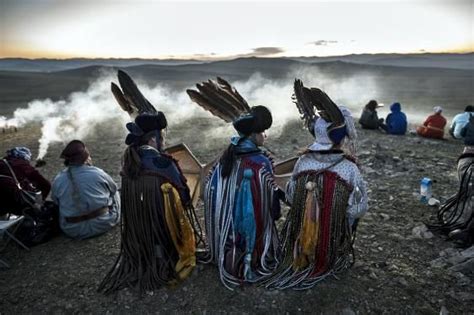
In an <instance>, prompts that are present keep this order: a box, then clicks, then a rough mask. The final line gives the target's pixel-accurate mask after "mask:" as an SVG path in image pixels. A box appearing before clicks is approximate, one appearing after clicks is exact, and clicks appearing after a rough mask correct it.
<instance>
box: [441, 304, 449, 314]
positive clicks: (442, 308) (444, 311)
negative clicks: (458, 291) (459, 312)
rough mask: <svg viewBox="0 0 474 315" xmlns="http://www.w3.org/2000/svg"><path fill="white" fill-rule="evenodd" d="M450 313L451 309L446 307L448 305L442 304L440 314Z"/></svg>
mask: <svg viewBox="0 0 474 315" xmlns="http://www.w3.org/2000/svg"><path fill="white" fill-rule="evenodd" d="M448 314H449V311H448V309H447V308H446V306H444V305H443V306H441V309H440V310H439V315H448Z"/></svg>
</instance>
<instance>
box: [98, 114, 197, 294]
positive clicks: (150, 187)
mask: <svg viewBox="0 0 474 315" xmlns="http://www.w3.org/2000/svg"><path fill="white" fill-rule="evenodd" d="M167 125H168V122H167V120H166V117H165V115H164V114H163V112H158V113H157V114H147V113H144V114H140V115H138V116H137V117H136V118H135V122H133V123H128V124H127V129H128V130H129V131H130V133H129V134H128V135H127V138H126V139H125V143H126V144H127V149H126V150H125V153H124V157H123V168H122V172H121V175H122V191H121V200H122V215H123V218H122V234H121V243H122V244H121V250H120V253H119V257H118V258H117V259H116V260H115V263H114V265H113V267H112V268H111V269H110V271H109V272H108V274H107V275H106V277H105V278H104V280H103V281H102V283H101V285H100V287H99V291H101V292H105V293H111V292H113V291H116V290H119V289H122V288H124V287H136V288H138V289H139V290H140V291H141V292H145V291H148V290H154V289H157V288H159V287H161V286H163V285H172V284H176V283H178V282H179V281H181V280H184V279H185V278H186V277H188V276H189V275H190V273H191V272H192V270H193V268H194V267H195V266H196V256H195V252H196V238H195V234H196V231H197V230H196V229H195V228H194V226H193V222H195V221H193V220H192V218H195V214H194V209H193V207H192V202H191V195H190V193H189V187H188V185H187V183H186V178H185V177H184V174H183V173H182V171H181V169H180V167H179V164H178V162H177V161H176V160H174V159H173V158H172V157H171V156H170V155H168V154H166V153H165V152H164V151H163V146H164V141H165V139H164V135H165V133H164V132H163V130H164V129H165V128H166V127H167Z"/></svg>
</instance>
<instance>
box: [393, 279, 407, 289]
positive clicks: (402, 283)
mask: <svg viewBox="0 0 474 315" xmlns="http://www.w3.org/2000/svg"><path fill="white" fill-rule="evenodd" d="M396 280H397V282H398V283H400V284H401V285H403V286H404V287H406V286H408V281H406V280H405V278H402V277H399V278H397V279H396Z"/></svg>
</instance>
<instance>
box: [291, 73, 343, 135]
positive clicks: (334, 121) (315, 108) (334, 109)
mask: <svg viewBox="0 0 474 315" xmlns="http://www.w3.org/2000/svg"><path fill="white" fill-rule="evenodd" d="M293 102H294V103H295V104H296V107H297V108H298V111H299V112H300V115H301V116H300V118H301V119H302V120H303V121H304V122H305V125H306V127H307V128H308V130H309V131H310V132H311V133H312V134H313V128H314V122H315V120H316V118H318V117H321V118H323V119H324V120H325V121H326V122H328V123H329V126H328V130H327V131H328V134H329V133H331V132H333V131H334V130H336V129H341V128H343V127H344V126H345V119H344V115H343V114H342V112H341V110H340V108H339V107H338V106H337V105H336V104H335V103H334V102H333V101H332V100H331V98H329V96H328V95H327V94H326V93H324V91H322V90H321V89H318V88H307V87H305V86H304V85H303V82H302V81H301V80H299V79H295V83H294V94H293ZM313 135H314V134H313Z"/></svg>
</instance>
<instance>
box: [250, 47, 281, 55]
mask: <svg viewBox="0 0 474 315" xmlns="http://www.w3.org/2000/svg"><path fill="white" fill-rule="evenodd" d="M284 51H285V50H284V49H283V48H281V47H257V48H254V49H253V51H252V52H251V53H249V55H252V56H268V55H276V54H279V53H282V52H284Z"/></svg>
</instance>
